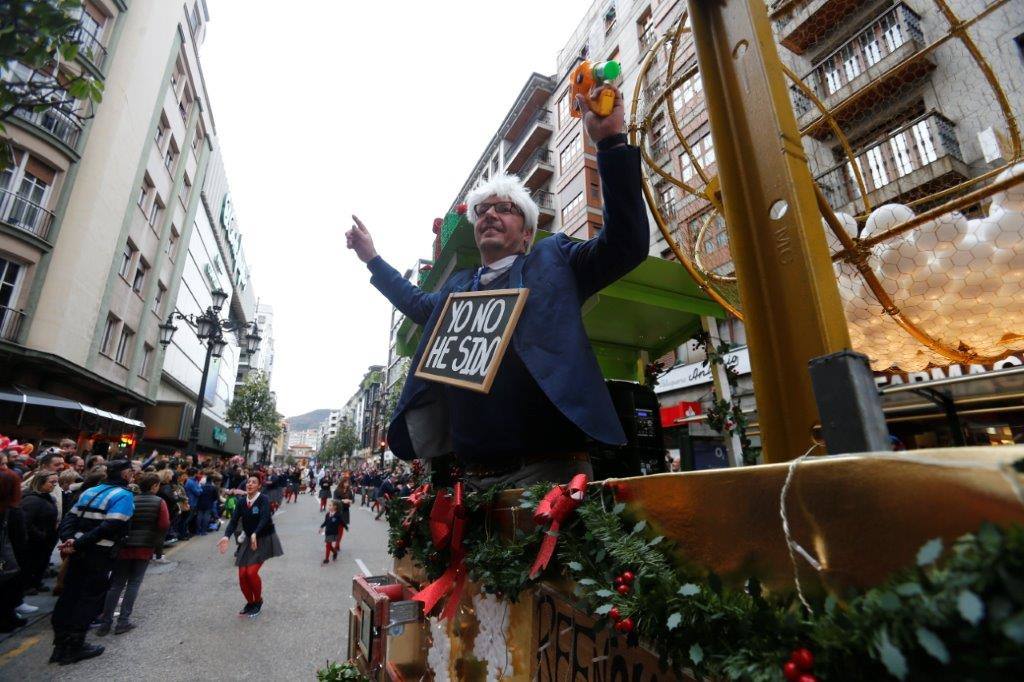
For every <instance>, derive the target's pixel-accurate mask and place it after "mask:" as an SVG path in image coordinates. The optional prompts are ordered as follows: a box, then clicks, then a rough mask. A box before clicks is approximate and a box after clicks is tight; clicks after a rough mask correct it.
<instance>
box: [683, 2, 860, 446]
mask: <svg viewBox="0 0 1024 682" xmlns="http://www.w3.org/2000/svg"><path fill="white" fill-rule="evenodd" d="M688 2H689V7H690V19H691V26H692V30H693V38H694V43H695V46H696V49H697V61H698V63H699V65H700V72H701V74H702V77H703V80H704V96H705V98H706V102H707V109H708V116H709V119H710V123H711V134H712V139H713V140H714V144H715V156H716V159H717V161H718V177H719V179H720V180H721V187H722V201H723V208H724V215H725V221H726V225H727V226H728V230H729V244H730V248H731V251H732V258H733V262H734V263H735V265H736V278H737V281H738V285H739V290H740V298H741V300H742V302H743V313H744V318H745V320H744V321H745V324H746V327H747V338H748V340H749V343H750V363H751V369H752V371H753V380H754V391H755V393H756V396H757V409H758V415H759V419H758V421H759V422H760V424H761V433H762V443H763V446H764V460H765V461H766V462H783V461H786V460H790V459H794V458H796V457H799V456H800V455H802V454H803V453H804V452H805V451H806V450H807V449H808V446H810V445H811V444H812V443H813V440H812V430H813V429H814V427H815V426H816V425H817V424H818V409H817V406H816V404H815V401H814V394H813V391H812V390H811V379H810V375H809V373H808V369H807V363H808V362H809V361H810V360H811V359H812V358H815V357H818V356H821V355H827V354H828V353H834V352H836V351H839V350H842V349H844V348H849V347H850V337H849V332H848V330H847V327H846V319H845V317H844V316H843V309H842V304H841V302H840V299H839V290H838V289H837V288H836V278H835V275H834V274H833V272H832V264H831V261H830V259H829V253H828V247H827V246H826V244H825V234H824V231H823V229H822V225H821V214H820V212H819V211H818V206H817V202H816V198H815V194H814V183H813V180H812V179H811V174H810V170H809V169H808V167H807V158H806V157H805V156H804V151H803V146H802V145H801V143H800V133H799V130H798V129H797V125H796V117H795V115H794V114H793V107H792V104H791V103H790V100H789V94H788V91H787V88H786V82H785V76H784V74H783V70H782V63H781V62H780V60H779V55H778V52H777V51H776V47H775V40H774V38H773V36H772V32H771V27H770V25H769V23H768V14H767V10H766V5H765V2H764V0H688Z"/></svg>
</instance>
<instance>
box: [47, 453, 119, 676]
mask: <svg viewBox="0 0 1024 682" xmlns="http://www.w3.org/2000/svg"><path fill="white" fill-rule="evenodd" d="M132 475H133V472H132V464H131V462H129V461H128V460H126V459H118V460H112V461H110V462H108V463H107V480H106V481H105V482H104V483H101V484H99V485H97V486H94V487H92V488H89V489H88V490H86V491H85V492H84V493H82V495H81V497H79V498H78V501H77V502H76V503H75V506H74V507H72V508H71V510H70V511H69V512H68V513H66V514H65V515H64V519H63V520H62V521H61V524H60V530H59V534H60V539H61V540H62V542H61V544H60V547H59V549H60V553H61V556H63V557H70V560H69V561H68V569H67V576H66V577H65V578H64V589H63V591H62V592H61V595H60V597H59V598H58V599H57V603H56V604H55V605H54V607H53V617H52V618H51V623H52V624H53V655H52V656H50V663H60V664H61V665H68V664H69V663H77V662H78V661H82V660H85V659H87V658H93V657H95V656H99V655H100V654H102V653H103V647H102V646H96V645H92V644H86V642H85V633H86V631H87V629H88V627H89V624H90V623H91V622H92V621H93V619H94V618H96V616H98V615H99V612H100V609H101V608H103V598H104V597H105V596H106V594H107V588H108V587H109V586H110V569H111V565H112V563H113V555H114V552H116V550H117V548H118V547H119V546H120V544H121V542H122V541H123V540H124V536H125V534H126V533H127V532H128V524H129V521H130V520H131V518H132V515H133V514H134V513H135V500H134V499H133V498H132V493H131V491H130V490H128V482H129V481H130V480H131V478H132Z"/></svg>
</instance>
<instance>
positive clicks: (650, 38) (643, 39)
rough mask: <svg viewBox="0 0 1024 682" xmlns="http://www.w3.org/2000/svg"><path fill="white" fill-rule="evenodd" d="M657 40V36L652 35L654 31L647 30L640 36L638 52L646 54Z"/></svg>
mask: <svg viewBox="0 0 1024 682" xmlns="http://www.w3.org/2000/svg"><path fill="white" fill-rule="evenodd" d="M657 40H658V36H657V35H656V34H655V33H654V29H653V28H648V29H647V30H646V31H644V32H643V33H641V34H640V51H641V52H647V50H649V49H651V45H653V44H654V43H655V42H656V41H657Z"/></svg>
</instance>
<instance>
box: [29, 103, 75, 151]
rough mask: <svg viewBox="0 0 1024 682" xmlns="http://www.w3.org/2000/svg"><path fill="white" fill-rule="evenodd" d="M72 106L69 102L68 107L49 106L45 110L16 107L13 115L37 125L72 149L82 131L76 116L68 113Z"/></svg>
mask: <svg viewBox="0 0 1024 682" xmlns="http://www.w3.org/2000/svg"><path fill="white" fill-rule="evenodd" d="M66 104H70V103H66ZM73 106H74V105H73V104H71V105H70V107H68V108H65V107H60V108H58V107H50V108H49V109H47V110H45V111H31V110H27V109H18V110H16V111H15V112H14V115H15V116H17V117H18V118H20V119H21V120H23V121H28V122H29V123H32V124H33V125H36V126H39V127H40V128H42V129H43V130H45V131H47V132H48V133H50V134H51V135H53V136H54V137H56V138H57V139H58V140H60V141H61V142H63V143H64V144H66V145H67V146H69V147H71V148H72V149H74V148H75V145H77V144H78V136H79V135H80V134H81V133H82V124H81V123H80V122H79V120H78V118H77V117H75V116H74V115H71V114H70V113H69V111H70V110H71V109H72V108H73Z"/></svg>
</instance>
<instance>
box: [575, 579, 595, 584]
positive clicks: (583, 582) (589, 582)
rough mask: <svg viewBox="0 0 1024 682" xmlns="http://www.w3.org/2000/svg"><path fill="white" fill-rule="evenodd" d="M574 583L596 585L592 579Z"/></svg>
mask: <svg viewBox="0 0 1024 682" xmlns="http://www.w3.org/2000/svg"><path fill="white" fill-rule="evenodd" d="M576 582H577V583H579V584H580V585H596V584H597V582H595V581H594V580H593V579H592V578H580V579H579V580H577V581H576Z"/></svg>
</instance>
